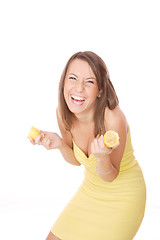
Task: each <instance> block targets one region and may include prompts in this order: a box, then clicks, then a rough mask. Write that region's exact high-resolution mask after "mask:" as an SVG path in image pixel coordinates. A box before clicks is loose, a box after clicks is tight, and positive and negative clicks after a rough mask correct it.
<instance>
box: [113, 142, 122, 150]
mask: <svg viewBox="0 0 160 240" xmlns="http://www.w3.org/2000/svg"><path fill="white" fill-rule="evenodd" d="M119 145H120V143H118V144H117V145H116V146H115V147H113V148H112V149H116V148H117V147H118V146H119Z"/></svg>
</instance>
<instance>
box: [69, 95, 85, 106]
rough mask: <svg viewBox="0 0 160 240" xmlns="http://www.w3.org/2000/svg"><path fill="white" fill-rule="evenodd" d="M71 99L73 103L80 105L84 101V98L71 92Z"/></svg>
mask: <svg viewBox="0 0 160 240" xmlns="http://www.w3.org/2000/svg"><path fill="white" fill-rule="evenodd" d="M71 100H72V102H73V103H75V104H78V105H81V104H83V103H84V102H85V101H86V98H84V97H81V96H77V95H73V94H71Z"/></svg>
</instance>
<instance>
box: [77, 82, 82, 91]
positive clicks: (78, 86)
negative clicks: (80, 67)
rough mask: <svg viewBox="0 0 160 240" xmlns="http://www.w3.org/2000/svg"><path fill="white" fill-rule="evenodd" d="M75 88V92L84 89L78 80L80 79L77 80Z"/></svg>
mask: <svg viewBox="0 0 160 240" xmlns="http://www.w3.org/2000/svg"><path fill="white" fill-rule="evenodd" d="M76 90H77V92H83V90H84V85H83V82H80V81H78V82H77V84H76Z"/></svg>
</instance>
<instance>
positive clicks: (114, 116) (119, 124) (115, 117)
mask: <svg viewBox="0 0 160 240" xmlns="http://www.w3.org/2000/svg"><path fill="white" fill-rule="evenodd" d="M105 126H106V131H107V130H109V129H110V130H114V131H116V132H117V133H118V134H119V137H120V145H119V146H118V147H117V148H116V149H114V150H113V152H112V153H111V155H110V158H111V162H112V164H113V165H114V166H115V167H116V169H117V171H118V172H119V170H120V163H121V160H122V157H123V154H124V150H125V146H126V141H127V132H128V123H127V120H126V117H125V115H124V113H123V111H122V110H121V109H120V107H119V106H117V107H116V108H115V109H113V110H110V109H108V108H106V111H105Z"/></svg>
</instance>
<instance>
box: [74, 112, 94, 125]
mask: <svg viewBox="0 0 160 240" xmlns="http://www.w3.org/2000/svg"><path fill="white" fill-rule="evenodd" d="M74 117H75V121H76V122H78V123H80V124H85V125H87V124H91V123H92V122H93V121H94V115H93V114H75V115H74Z"/></svg>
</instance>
